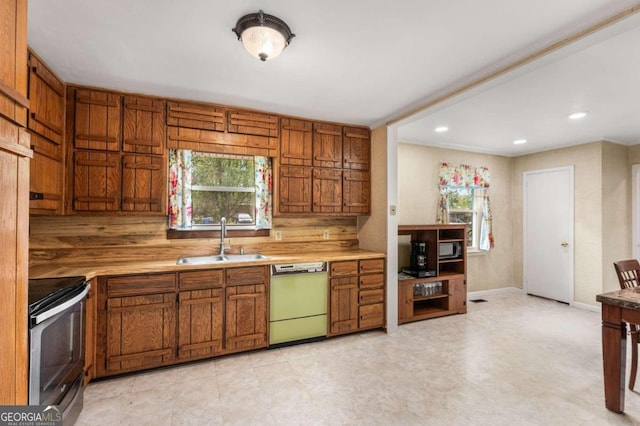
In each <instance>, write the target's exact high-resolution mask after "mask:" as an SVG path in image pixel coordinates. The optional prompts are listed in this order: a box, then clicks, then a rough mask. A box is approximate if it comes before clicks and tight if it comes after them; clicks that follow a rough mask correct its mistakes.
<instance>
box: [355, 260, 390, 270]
mask: <svg viewBox="0 0 640 426" xmlns="http://www.w3.org/2000/svg"><path fill="white" fill-rule="evenodd" d="M372 272H384V259H370V260H361V261H360V273H361V274H370V273H372Z"/></svg>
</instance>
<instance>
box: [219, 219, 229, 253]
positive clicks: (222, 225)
mask: <svg viewBox="0 0 640 426" xmlns="http://www.w3.org/2000/svg"><path fill="white" fill-rule="evenodd" d="M226 236H227V219H226V218H224V217H221V218H220V256H222V255H224V250H225V249H228V248H231V247H230V246H225V245H224V237H226Z"/></svg>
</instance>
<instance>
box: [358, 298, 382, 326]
mask: <svg viewBox="0 0 640 426" xmlns="http://www.w3.org/2000/svg"><path fill="white" fill-rule="evenodd" d="M359 313H360V328H367V327H382V326H383V325H384V304H383V303H378V304H375V305H365V306H360V308H359Z"/></svg>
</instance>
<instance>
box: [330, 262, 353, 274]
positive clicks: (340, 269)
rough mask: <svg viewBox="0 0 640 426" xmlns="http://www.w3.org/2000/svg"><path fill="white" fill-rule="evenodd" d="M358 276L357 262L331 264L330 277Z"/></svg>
mask: <svg viewBox="0 0 640 426" xmlns="http://www.w3.org/2000/svg"><path fill="white" fill-rule="evenodd" d="M357 274H358V261H357V260H351V261H347V262H332V263H331V276H332V277H336V276H339V275H357Z"/></svg>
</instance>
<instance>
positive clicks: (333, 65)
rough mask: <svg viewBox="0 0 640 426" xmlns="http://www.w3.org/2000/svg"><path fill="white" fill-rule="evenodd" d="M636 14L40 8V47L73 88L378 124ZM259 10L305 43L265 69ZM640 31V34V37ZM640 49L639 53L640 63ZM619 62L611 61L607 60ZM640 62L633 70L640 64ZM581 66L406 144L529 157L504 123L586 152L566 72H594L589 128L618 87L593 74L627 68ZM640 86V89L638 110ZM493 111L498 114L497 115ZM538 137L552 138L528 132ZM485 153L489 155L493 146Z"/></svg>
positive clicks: (580, 2)
mask: <svg viewBox="0 0 640 426" xmlns="http://www.w3.org/2000/svg"><path fill="white" fill-rule="evenodd" d="M634 4H635V2H633V1H630V0H562V1H558V0H538V1H535V2H532V1H529V0H484V1H482V2H479V1H477V0H429V1H426V0H400V1H394V2H391V1H387V0H349V1H344V0H323V1H316V2H311V1H304V2H302V1H293V0H261V1H258V0H234V1H224V0H184V1H175V0H92V1H88V0H29V44H30V45H31V47H33V48H34V49H35V51H36V52H37V53H38V54H39V55H40V56H42V57H43V59H44V60H45V61H47V63H49V65H50V66H51V67H52V68H53V69H54V70H55V71H56V72H57V73H58V74H59V75H60V76H61V77H62V79H63V80H65V81H67V82H72V83H77V84H86V85H92V86H99V87H106V88H112V89H118V90H124V91H132V92H137V93H148V94H154V95H160V96H167V97H177V98H185V99H194V100H202V101H209V102H217V103H223V104H229V105H236V106H241V107H247V108H256V109H262V110H267V111H273V112H277V113H282V114H290V115H297V116H302V117H310V118H316V119H323V120H330V121H340V122H345V123H353V124H363V125H370V126H373V125H378V124H381V123H384V122H386V121H388V120H390V119H393V118H395V117H397V116H398V115H400V114H403V113H405V112H407V111H410V110H413V109H415V107H416V106H420V105H423V104H424V102H425V100H427V99H429V98H430V97H432V96H433V95H434V94H436V93H438V92H442V91H443V90H444V89H446V88H448V87H453V86H455V85H456V84H457V83H458V82H461V81H464V80H465V79H468V78H469V77H470V76H472V75H477V74H478V73H481V72H483V70H487V69H490V68H491V67H493V66H495V65H496V64H499V63H501V62H504V61H505V60H507V59H509V58H513V57H516V56H517V55H520V54H522V53H524V52H527V51H533V50H536V49H539V48H540V47H541V46H544V45H546V44H548V43H549V42H550V41H552V40H556V39H559V38H562V37H563V36H566V35H568V34H571V33H573V32H575V30H576V29H579V28H582V27H584V25H586V24H588V23H594V22H597V21H600V20H601V19H603V18H604V17H608V16H610V15H611V14H612V13H614V12H616V11H619V10H622V9H625V8H627V7H629V6H631V5H634ZM258 9H263V10H264V11H265V13H269V14H273V15H276V16H278V17H280V18H281V19H283V20H285V21H286V22H287V24H289V26H290V27H291V29H292V31H293V32H294V33H296V37H295V38H294V39H293V41H292V43H291V45H290V46H289V47H288V48H287V49H286V50H285V52H284V53H283V54H282V55H281V56H280V57H278V58H276V59H274V60H273V61H267V62H265V63H262V62H260V61H258V60H256V59H255V58H252V57H251V56H249V54H248V53H246V52H245V51H244V49H243V48H242V45H241V43H240V42H239V41H238V40H237V39H236V37H235V35H234V34H233V33H232V32H231V28H232V27H233V26H235V23H236V21H237V20H238V18H240V17H241V16H242V15H244V14H247V13H253V12H256V11H257V10H258ZM633 33H635V34H636V35H637V33H638V32H637V31H633V32H629V34H633ZM622 37H624V35H623V36H622ZM627 42H628V43H630V42H629V41H627ZM630 44H631V43H630ZM638 45H640V43H635V45H632V46H627V48H633V49H635V52H636V53H637V50H638V47H637V46H638ZM625 49H626V48H625ZM609 50H610V49H609V48H608V47H606V46H605V47H602V49H601V51H602V52H604V53H606V54H608V53H609ZM614 50H615V49H614ZM602 52H600V53H602ZM628 52H629V53H627V54H624V55H620V56H621V58H620V59H623V60H631V58H629V57H630V56H634V55H633V54H631V53H630V51H628ZM622 53H624V52H622ZM638 57H640V55H637V54H636V55H635V57H634V58H633V59H635V63H634V64H630V63H629V62H627V63H626V64H627V65H625V67H626V66H629V67H631V66H632V65H636V66H637V64H638V62H637V59H638ZM615 59H618V58H617V57H616V58H615ZM567 60H568V61H569V62H571V64H570V63H567V65H562V64H558V65H554V64H551V65H549V67H550V68H551V69H553V72H554V74H553V75H552V76H549V75H547V76H538V77H536V76H535V75H534V74H532V75H531V76H529V75H524V76H522V77H521V78H519V79H514V80H513V81H511V82H509V83H508V84H507V85H505V87H502V88H496V89H495V90H496V92H495V94H493V93H489V92H486V93H484V94H482V95H481V97H478V98H477V99H475V100H474V99H472V98H468V97H467V99H466V100H465V101H464V102H458V103H457V108H456V107H455V106H454V109H452V113H451V115H448V116H447V115H439V114H444V113H445V110H443V109H440V111H438V112H436V113H434V115H433V116H431V117H428V116H426V117H423V116H422V115H421V116H420V117H421V120H423V119H424V120H425V122H424V126H427V127H426V128H427V130H426V131H425V130H424V129H423V130H420V129H419V127H418V124H417V122H415V123H412V124H410V125H408V126H406V128H405V127H403V128H401V129H400V135H401V136H402V135H406V137H407V140H411V141H413V142H417V143H426V144H440V143H442V142H445V143H447V144H450V145H462V146H467V145H468V146H471V147H472V148H473V149H475V150H479V151H486V152H496V153H503V154H505V155H515V154H516V152H514V151H513V150H512V146H507V147H505V146H504V143H503V140H504V139H507V145H509V144H510V141H511V140H512V136H511V134H510V133H507V131H506V130H505V127H504V126H505V124H504V123H511V124H510V125H513V126H514V129H517V130H519V131H520V132H521V133H522V134H523V136H522V137H527V138H528V139H531V142H532V143H533V141H534V140H537V138H540V139H543V140H545V141H551V143H560V144H566V143H574V142H575V141H577V140H581V141H582V140H583V139H584V137H587V135H582V136H580V137H577V136H576V137H574V138H573V139H570V138H568V139H565V138H561V137H560V133H561V132H559V131H553V130H552V126H553V125H552V124H550V123H551V121H552V118H553V117H555V115H556V114H560V115H561V116H562V118H563V117H564V116H566V115H567V114H568V112H570V111H567V110H568V109H570V108H569V106H568V105H566V102H567V101H566V100H565V102H564V104H563V103H562V99H561V98H562V97H561V93H560V88H564V87H565V85H566V81H567V80H566V78H565V79H564V80H563V78H562V74H563V73H564V74H565V75H567V74H568V71H567V70H566V69H564V68H563V67H565V66H566V67H570V66H574V67H575V66H579V67H580V69H581V70H582V71H581V74H580V75H579V76H577V77H576V78H574V79H573V80H572V81H574V80H575V83H576V85H578V84H577V83H583V87H584V88H585V90H584V96H583V97H580V96H578V95H575V94H574V99H573V100H572V101H573V102H583V104H585V105H586V106H587V107H588V109H589V110H590V112H591V114H590V116H589V117H588V119H591V117H597V115H596V113H597V112H598V109H597V108H596V105H594V104H593V103H592V102H590V101H591V100H592V99H598V100H599V103H600V104H602V103H604V101H605V100H606V98H607V97H608V96H610V95H612V93H613V92H612V90H613V87H612V86H613V85H611V87H609V86H608V87H606V88H602V89H601V90H603V91H601V90H586V89H587V88H588V89H595V88H596V84H595V83H594V82H593V80H590V78H591V77H589V76H588V75H591V71H592V70H595V71H597V74H600V76H607V75H609V73H613V72H614V71H616V68H615V67H613V66H612V67H611V69H609V68H607V67H606V65H607V64H605V63H603V62H605V61H600V62H599V61H598V59H597V57H596V56H593V57H590V56H589V55H583V56H578V57H576V58H575V59H573V58H567ZM594 61H595V62H594ZM608 61H609V60H607V63H609V62H608ZM632 62H633V61H632ZM585 71H588V72H585ZM571 73H574V71H573V69H571ZM627 74H628V75H626V76H625V77H623V76H621V75H620V74H618V73H616V74H615V75H616V76H617V77H616V79H618V80H622V78H627V79H628V80H631V81H632V80H633V79H634V77H635V76H637V75H639V74H638V72H637V68H636V71H630V72H629V73H627ZM569 75H575V74H569ZM520 80H521V81H522V83H520V84H518V83H517V82H518V81H520ZM636 80H638V79H637V78H636ZM543 83H544V84H543ZM637 87H638V86H637V81H636V82H635V85H634V86H633V87H631V88H630V90H628V92H631V93H627V94H628V95H630V96H629V97H628V99H630V98H631V95H633V94H636V93H637V91H636V90H637ZM575 92H576V93H577V92H579V90H578V89H576V90H575ZM482 96H486V98H485V99H483V98H482ZM615 96H617V94H616V95H615ZM546 98H549V99H548V100H545V99H546ZM636 98H638V97H637V96H636ZM616 99H617V98H616ZM514 100H516V101H517V102H518V103H517V104H514V103H513V101H514ZM534 101H535V102H534ZM467 102H468V103H469V104H468V105H469V106H468V108H467V107H465V104H466V103H467ZM545 102H546V103H545ZM625 102H627V101H626V100H625ZM487 103H489V104H487ZM493 104H495V105H494V106H495V107H496V108H497V109H496V110H495V111H494V112H491V111H492V109H490V108H489V106H491V105H493ZM592 105H593V106H592ZM515 106H517V108H515ZM522 107H526V108H528V110H527V115H524V114H523V115H519V114H517V113H516V112H517V111H519V110H520V108H522ZM551 107H553V108H551ZM509 114H512V115H509ZM529 114H534V115H529ZM535 114H537V115H538V117H536V116H535ZM423 115H424V114H423ZM636 116H637V114H636ZM613 118H615V119H616V120H617V121H615V123H618V124H619V123H621V122H623V121H624V122H626V121H629V122H630V121H631V120H625V117H624V116H622V113H619V114H614V115H613ZM613 118H612V117H611V116H609V117H605V118H601V121H607V122H610V121H612V120H613ZM430 120H431V121H430ZM434 120H435V121H441V120H443V121H447V123H448V124H449V127H450V128H451V131H450V132H449V133H448V135H447V136H446V138H447V139H433V138H432V137H431V135H432V133H433V132H432V129H431V126H432V124H433V122H435V121H434ZM543 120H544V121H543ZM585 122H586V121H585ZM482 123H484V124H482ZM487 123H496V124H498V123H500V125H499V126H497V125H496V126H487ZM536 123H537V124H536ZM516 124H517V126H515V125H516ZM574 124H575V123H574ZM580 125H582V123H581V124H580ZM467 126H468V127H467ZM574 127H575V126H574ZM617 127H621V126H617ZM541 128H543V129H542V130H541ZM543 130H544V131H545V132H547V133H542V131H543ZM534 131H539V132H541V133H528V132H534ZM598 131H599V133H597V134H593V136H592V137H587V139H590V140H594V139H597V138H601V137H605V136H606V137H607V138H611V139H614V140H618V141H620V142H624V143H629V142H628V141H629V140H630V139H632V138H633V135H632V133H633V132H635V134H640V131H637V129H635V130H634V129H631V130H628V129H627V130H624V131H620V132H617V133H613V132H612V131H606V132H605V131H604V130H602V129H599V130H598ZM458 132H460V133H458ZM529 134H531V135H532V136H529ZM549 135H555V137H550V136H549ZM583 136H584V137H583ZM517 137H520V136H517ZM484 141H489V144H488V145H486V146H485V145H483V144H485V143H486V142H484ZM531 146H532V145H529V147H527V148H526V149H531Z"/></svg>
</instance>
